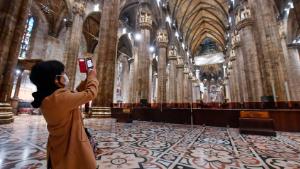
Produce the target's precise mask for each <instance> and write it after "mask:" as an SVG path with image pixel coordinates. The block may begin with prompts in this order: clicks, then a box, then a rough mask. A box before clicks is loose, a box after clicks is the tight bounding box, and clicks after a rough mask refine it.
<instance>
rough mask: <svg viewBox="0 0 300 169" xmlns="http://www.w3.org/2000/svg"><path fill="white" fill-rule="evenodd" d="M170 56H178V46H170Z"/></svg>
mask: <svg viewBox="0 0 300 169" xmlns="http://www.w3.org/2000/svg"><path fill="white" fill-rule="evenodd" d="M169 56H173V57H176V56H177V48H176V46H174V45H172V46H170V50H169Z"/></svg>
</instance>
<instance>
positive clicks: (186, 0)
mask: <svg viewBox="0 0 300 169" xmlns="http://www.w3.org/2000/svg"><path fill="white" fill-rule="evenodd" d="M169 5H170V10H171V16H170V17H171V18H172V19H173V20H174V19H175V20H176V27H177V29H178V30H179V31H180V33H181V35H180V36H181V37H182V39H183V42H185V44H186V45H188V47H189V49H191V52H192V53H193V54H195V53H196V52H197V50H198V49H199V45H200V44H201V43H202V42H203V40H204V39H206V38H212V39H213V40H214V41H215V42H216V43H217V44H218V47H219V48H220V49H221V50H224V49H225V46H226V39H225V34H226V29H227V26H228V8H229V6H228V5H229V4H228V0H169Z"/></svg>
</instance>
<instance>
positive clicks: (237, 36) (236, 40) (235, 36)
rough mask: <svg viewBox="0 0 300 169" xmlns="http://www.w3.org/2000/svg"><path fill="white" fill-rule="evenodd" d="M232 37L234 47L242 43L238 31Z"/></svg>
mask: <svg viewBox="0 0 300 169" xmlns="http://www.w3.org/2000/svg"><path fill="white" fill-rule="evenodd" d="M231 37H232V42H231V43H232V45H233V46H234V45H236V44H237V43H239V42H240V41H241V37H240V34H239V33H238V31H236V30H235V31H234V32H233V33H232V34H231Z"/></svg>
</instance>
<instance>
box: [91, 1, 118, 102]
mask: <svg viewBox="0 0 300 169" xmlns="http://www.w3.org/2000/svg"><path fill="white" fill-rule="evenodd" d="M119 9H120V6H119V0H110V1H103V9H102V15H101V21H100V35H99V48H98V51H99V53H98V59H97V63H96V69H97V78H98V80H99V90H98V95H97V98H96V99H95V100H94V102H93V106H95V107H111V105H112V103H113V88H114V77H115V62H116V55H117V41H118V35H117V33H118V26H119Z"/></svg>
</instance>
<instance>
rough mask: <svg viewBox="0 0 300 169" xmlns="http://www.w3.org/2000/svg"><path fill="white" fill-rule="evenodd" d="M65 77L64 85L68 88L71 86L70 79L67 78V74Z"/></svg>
mask: <svg viewBox="0 0 300 169" xmlns="http://www.w3.org/2000/svg"><path fill="white" fill-rule="evenodd" d="M63 77H64V79H65V80H64V81H65V82H64V85H65V87H67V86H68V85H69V83H70V80H69V78H68V76H67V75H66V74H64V75H63Z"/></svg>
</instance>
